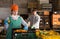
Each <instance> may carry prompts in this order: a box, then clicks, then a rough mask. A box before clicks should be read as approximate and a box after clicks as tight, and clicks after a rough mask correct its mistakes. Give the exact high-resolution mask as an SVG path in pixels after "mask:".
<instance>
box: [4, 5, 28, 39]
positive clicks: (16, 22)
mask: <svg viewBox="0 0 60 39" xmlns="http://www.w3.org/2000/svg"><path fill="white" fill-rule="evenodd" d="M11 12H12V13H11V15H10V16H9V17H8V18H7V19H5V21H4V24H5V28H6V29H7V35H6V39H12V29H13V28H20V27H21V24H23V25H24V30H28V26H27V23H26V22H25V21H24V20H23V18H22V17H20V16H19V15H18V5H16V4H13V5H12V6H11Z"/></svg>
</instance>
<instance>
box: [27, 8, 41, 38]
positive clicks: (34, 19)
mask: <svg viewBox="0 0 60 39" xmlns="http://www.w3.org/2000/svg"><path fill="white" fill-rule="evenodd" d="M39 22H40V16H39V15H38V14H37V10H36V9H34V10H33V11H32V13H31V15H30V16H29V17H28V19H27V23H28V27H29V31H31V32H32V33H29V37H30V38H31V39H35V38H36V39H37V38H38V37H36V34H35V33H33V32H35V31H36V30H39Z"/></svg>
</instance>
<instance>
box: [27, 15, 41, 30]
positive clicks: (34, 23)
mask: <svg viewBox="0 0 60 39" xmlns="http://www.w3.org/2000/svg"><path fill="white" fill-rule="evenodd" d="M29 21H30V26H31V28H35V29H39V23H40V16H39V15H38V14H37V15H31V16H30V17H29V18H28V22H29Z"/></svg>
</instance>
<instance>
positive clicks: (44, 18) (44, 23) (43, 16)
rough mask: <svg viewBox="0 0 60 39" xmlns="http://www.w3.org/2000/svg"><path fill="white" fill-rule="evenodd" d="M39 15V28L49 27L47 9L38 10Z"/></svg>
mask: <svg viewBox="0 0 60 39" xmlns="http://www.w3.org/2000/svg"><path fill="white" fill-rule="evenodd" d="M38 14H39V15H40V19H41V20H40V29H50V22H49V19H50V18H49V11H47V10H40V11H38Z"/></svg>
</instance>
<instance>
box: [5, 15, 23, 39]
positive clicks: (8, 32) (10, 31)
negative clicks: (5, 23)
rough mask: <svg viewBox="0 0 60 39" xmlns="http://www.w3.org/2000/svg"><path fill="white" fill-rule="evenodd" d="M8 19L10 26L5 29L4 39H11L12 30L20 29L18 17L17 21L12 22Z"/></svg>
mask: <svg viewBox="0 0 60 39" xmlns="http://www.w3.org/2000/svg"><path fill="white" fill-rule="evenodd" d="M9 19H10V24H9V27H8V29H7V34H6V39H12V29H13V28H20V27H21V22H22V20H21V18H20V17H18V19H17V20H13V19H12V17H11V16H10V17H9Z"/></svg>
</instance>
